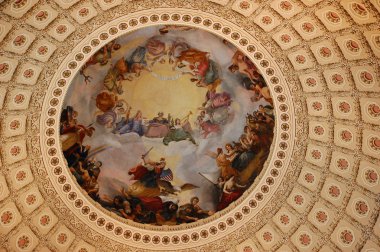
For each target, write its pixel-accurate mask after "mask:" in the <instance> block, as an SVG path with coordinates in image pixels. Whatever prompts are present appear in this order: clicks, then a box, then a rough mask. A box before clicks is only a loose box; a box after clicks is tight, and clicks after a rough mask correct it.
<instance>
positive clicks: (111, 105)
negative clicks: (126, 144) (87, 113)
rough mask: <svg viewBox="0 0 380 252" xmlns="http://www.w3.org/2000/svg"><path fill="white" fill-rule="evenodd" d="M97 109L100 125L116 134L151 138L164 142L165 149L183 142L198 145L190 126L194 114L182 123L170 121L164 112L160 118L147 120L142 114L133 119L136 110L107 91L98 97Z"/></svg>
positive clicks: (185, 118)
mask: <svg viewBox="0 0 380 252" xmlns="http://www.w3.org/2000/svg"><path fill="white" fill-rule="evenodd" d="M96 106H97V108H98V109H99V110H100V111H98V112H97V113H96V122H97V123H98V124H99V125H102V126H105V127H106V128H110V129H112V133H114V134H119V135H123V134H127V133H136V134H138V135H139V136H145V137H148V138H163V143H164V144H165V145H168V144H169V142H171V141H181V140H189V141H191V142H192V143H194V144H196V143H195V140H194V138H193V137H192V135H191V134H192V128H191V125H190V123H189V117H190V115H191V114H192V112H190V113H189V114H188V115H187V116H185V117H184V118H182V119H180V118H173V117H172V116H171V115H170V114H168V117H167V118H166V117H164V113H163V112H158V114H157V116H156V117H154V118H152V119H151V120H146V118H144V117H143V113H142V111H141V110H137V111H136V113H135V114H134V115H133V116H131V110H132V107H131V106H129V105H128V103H127V102H126V101H125V100H124V99H118V96H117V95H115V94H114V93H109V92H106V91H102V92H100V93H99V94H98V95H97V97H96Z"/></svg>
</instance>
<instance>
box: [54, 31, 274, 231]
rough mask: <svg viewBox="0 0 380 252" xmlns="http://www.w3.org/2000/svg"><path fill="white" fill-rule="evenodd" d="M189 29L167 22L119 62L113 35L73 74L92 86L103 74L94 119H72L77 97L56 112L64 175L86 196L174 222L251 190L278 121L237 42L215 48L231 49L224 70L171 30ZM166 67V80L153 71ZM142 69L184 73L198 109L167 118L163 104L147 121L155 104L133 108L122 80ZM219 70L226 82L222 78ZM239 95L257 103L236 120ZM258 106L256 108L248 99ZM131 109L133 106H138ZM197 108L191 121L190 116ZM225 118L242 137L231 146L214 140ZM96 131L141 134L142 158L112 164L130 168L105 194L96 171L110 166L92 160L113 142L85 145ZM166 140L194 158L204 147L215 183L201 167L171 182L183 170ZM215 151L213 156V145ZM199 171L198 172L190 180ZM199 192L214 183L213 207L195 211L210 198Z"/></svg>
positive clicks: (134, 216) (134, 215)
mask: <svg viewBox="0 0 380 252" xmlns="http://www.w3.org/2000/svg"><path fill="white" fill-rule="evenodd" d="M192 30H193V28H189V27H183V26H164V27H162V28H160V29H159V34H156V35H154V36H151V37H149V38H148V39H147V40H146V41H145V43H140V44H139V45H138V46H133V47H131V49H129V48H130V47H128V51H127V52H126V53H124V56H122V57H118V58H116V59H115V56H114V54H115V53H116V52H117V51H118V52H120V51H123V50H125V49H123V47H125V46H126V45H125V44H123V43H122V42H119V43H116V42H115V41H113V42H110V43H108V44H107V45H105V46H104V47H103V48H102V49H101V50H99V51H98V52H96V53H95V54H94V55H93V56H92V57H91V58H90V59H89V61H88V62H86V64H85V65H84V66H83V68H82V69H81V71H80V75H81V76H79V77H81V78H82V85H83V82H84V83H85V85H86V87H87V86H89V87H91V86H93V85H97V84H93V83H94V81H93V79H96V77H97V76H95V74H96V73H97V71H96V69H102V68H106V71H105V73H106V74H105V76H102V77H101V78H102V80H103V81H102V83H101V87H100V88H99V85H98V86H97V87H98V88H97V89H96V90H97V91H96V93H95V95H93V96H92V97H93V98H92V101H91V102H92V103H95V104H94V106H93V108H92V111H94V113H95V118H94V120H92V121H91V122H90V123H87V124H88V126H85V125H84V123H79V122H78V118H79V114H80V115H81V116H83V115H84V114H85V113H88V112H87V110H82V109H81V108H80V107H79V106H78V107H77V108H76V109H78V110H79V111H80V112H79V113H78V112H77V111H76V110H74V108H73V106H72V105H71V104H75V102H71V103H70V102H67V103H66V107H65V108H64V109H63V111H62V114H61V130H60V134H61V142H62V150H63V153H64V156H65V158H66V160H67V164H68V167H69V169H70V171H71V173H72V174H73V176H74V177H75V179H76V180H77V182H78V184H79V185H80V186H81V187H82V188H83V189H84V190H85V191H86V192H87V193H88V195H89V196H90V197H91V198H92V199H94V200H95V201H97V202H98V203H99V204H100V205H101V206H102V207H104V208H106V209H108V210H109V211H111V212H113V213H115V214H117V215H119V216H120V217H122V218H126V219H128V220H132V221H135V222H138V223H145V224H152V225H177V224H182V223H190V222H194V221H197V220H199V219H203V218H207V217H208V216H210V215H212V214H214V213H215V212H216V211H220V210H222V209H224V208H226V207H228V205H230V203H232V202H233V201H235V200H236V199H238V198H239V197H240V196H241V195H242V194H243V193H244V191H245V190H246V189H248V188H249V186H250V185H251V184H252V183H253V181H254V179H255V178H256V177H257V176H258V174H259V173H260V171H261V170H262V167H263V166H264V162H265V160H266V159H267V157H268V155H269V151H270V145H271V142H272V140H273V128H274V124H275V122H274V115H273V107H272V105H273V104H272V103H273V101H272V98H271V95H270V93H269V89H268V87H267V86H266V83H265V81H264V79H263V77H262V76H261V74H260V73H259V71H258V69H257V68H256V66H255V65H254V64H253V62H252V61H251V60H250V59H249V58H248V57H247V56H245V55H244V54H243V53H242V52H240V51H239V50H236V48H235V47H233V48H232V45H231V44H229V43H228V42H226V41H222V40H219V42H220V46H221V47H223V46H224V47H226V48H227V49H228V50H231V51H232V52H233V53H232V54H231V53H230V56H229V57H230V58H228V59H227V60H228V62H229V63H228V65H226V64H224V66H222V65H221V63H220V62H219V61H218V60H216V59H215V57H212V55H211V54H210V53H209V52H207V51H202V50H199V49H196V48H195V47H194V42H193V43H192V45H191V43H189V42H188V41H187V40H186V39H184V38H181V37H178V36H177V35H173V36H170V33H171V32H174V33H177V34H178V33H179V32H187V31H192ZM196 32H198V31H196ZM168 64H169V65H170V66H171V69H172V73H174V75H172V76H171V77H164V76H161V75H159V74H157V73H155V72H154V71H153V69H157V66H160V65H163V66H165V67H167V66H168ZM146 75H152V76H154V77H155V78H161V79H165V81H166V80H167V81H176V79H179V78H181V77H182V76H188V77H189V78H188V80H190V83H192V84H191V85H194V86H195V88H196V89H197V90H198V88H199V89H201V90H202V91H203V93H202V96H201V97H204V98H201V99H200V100H203V102H202V104H200V105H199V106H198V107H197V108H196V109H197V112H193V111H189V110H187V111H189V112H187V113H186V114H181V115H182V117H181V116H180V115H179V114H176V115H175V116H172V113H170V109H171V108H173V106H172V107H170V106H169V108H168V110H169V111H165V113H164V112H162V111H160V110H158V111H157V110H156V111H155V113H156V116H152V117H151V118H146V117H144V116H143V114H152V110H155V108H149V109H150V111H149V112H150V113H146V112H147V111H145V110H144V111H143V109H140V108H137V109H134V108H132V106H131V104H130V103H131V102H130V100H129V99H126V98H125V97H126V96H125V93H126V91H127V92H129V91H128V88H127V87H128V85H129V84H128V83H131V82H133V81H136V80H137V79H139V78H142V77H144V76H146ZM226 75H228V78H224V77H225V76H226ZM79 77H77V78H79ZM98 79H99V78H98ZM236 80H237V81H236ZM228 81H230V82H232V81H236V84H237V85H236V89H239V91H231V87H232V88H235V86H233V85H234V84H235V83H233V84H231V83H230V84H228V85H229V86H228V85H227V84H226V82H228ZM148 85H154V84H151V83H149V84H148ZM178 85H183V83H179V84H178ZM74 88H75V87H74ZM74 88H73V90H75V89H74ZM147 88H149V87H147ZM73 92H74V91H73ZM168 92H169V90H168ZM236 93H239V94H238V95H237V94H236ZM241 94H242V95H241ZM246 94H249V96H250V98H251V99H250V100H249V99H248V105H247V106H249V107H252V108H254V107H255V108H256V109H257V110H256V109H255V111H254V112H253V113H249V114H247V115H246V116H245V119H244V120H242V121H238V120H235V119H236V118H237V117H235V115H234V113H236V111H239V109H236V108H233V105H234V103H235V102H236V103H238V102H237V101H236V100H234V99H235V98H236V99H241V98H242V97H246ZM173 95H175V94H173ZM239 95H241V96H239ZM74 98H75V97H74ZM71 99H73V98H72V97H71ZM78 100H80V98H79V99H78ZM256 103H259V104H260V105H255V104H256ZM244 104H246V103H244ZM91 106H92V105H91ZM133 106H134V107H139V103H137V104H134V105H133ZM239 106H242V105H241V104H240V105H239ZM145 109H146V108H145ZM249 111H252V110H249ZM90 113H92V112H90ZM195 113H196V118H195V119H193V120H192V119H191V118H192V115H193V114H195ZM183 115H185V116H183ZM243 117H244V115H243ZM92 118H93V117H92ZM88 121H89V120H87V122H88ZM231 124H233V126H232V127H233V129H234V130H237V131H238V134H240V137H239V138H238V139H235V140H234V141H228V142H225V140H219V141H218V140H215V139H218V138H220V139H229V140H231V138H230V137H228V136H227V137H226V135H225V134H224V130H225V128H227V126H229V125H231ZM230 128H231V127H230ZM99 131H100V132H102V133H99V134H110V135H112V138H116V139H122V138H123V137H124V136H126V137H127V138H125V139H130V138H128V136H132V135H134V136H138V139H139V140H136V141H139V142H138V143H142V144H143V145H144V146H145V147H144V152H145V153H144V154H143V155H142V156H141V154H139V156H138V158H136V157H134V159H132V160H134V161H132V162H131V163H126V164H124V163H123V164H121V163H120V164H118V165H120V166H122V167H123V169H125V173H126V174H128V181H126V182H125V184H123V185H122V186H119V188H118V190H117V193H112V194H107V193H104V192H102V185H101V182H98V178H99V177H102V174H104V171H105V170H107V169H108V170H107V171H109V169H111V168H110V167H108V163H107V160H106V159H101V161H100V160H97V159H98V158H97V156H98V154H99V153H106V152H107V153H111V152H112V149H113V148H116V147H115V146H110V145H109V144H106V143H104V145H101V146H97V147H96V148H92V147H91V144H87V143H86V142H87V140H88V139H90V140H91V139H94V138H96V137H100V135H99V136H98V133H97V132H99ZM104 132H106V133H104ZM235 136H236V134H235ZM157 139H159V141H157ZM232 139H234V138H232ZM123 141H124V140H123ZM134 141H135V140H134ZM149 141H153V142H149ZM186 141H187V142H186ZM208 141H209V142H210V143H209V142H208ZM89 142H91V141H89ZM171 142H181V143H183V144H182V145H181V146H187V148H188V149H192V148H193V149H195V151H193V153H192V154H191V155H195V154H194V153H198V152H200V151H198V152H197V151H196V149H197V148H198V146H199V144H200V143H201V142H202V143H203V146H202V148H203V150H202V151H203V152H204V148H206V152H205V153H204V154H202V155H203V156H204V157H205V158H206V159H210V160H211V161H207V162H206V163H207V164H210V162H211V163H213V164H214V166H215V167H217V169H218V173H219V176H218V177H217V178H216V180H213V179H210V178H209V177H208V176H207V172H203V173H201V172H200V171H199V170H198V172H195V174H194V175H192V176H193V179H192V180H190V181H186V180H184V179H183V176H182V178H181V179H179V180H178V181H185V183H182V184H181V183H180V182H178V181H177V182H175V181H176V176H177V174H176V173H177V172H178V173H180V171H178V167H176V166H177V164H178V162H177V163H175V164H171V167H172V168H173V169H170V168H168V167H167V159H168V156H166V155H167V148H168V147H170V144H171ZM120 143H121V145H122V148H124V146H123V145H124V144H125V145H128V144H130V146H133V144H134V143H128V142H122V141H120ZM136 143H137V142H136ZM157 143H160V144H161V143H162V144H161V146H162V147H157ZM221 144H223V146H221ZM218 145H219V147H218ZM153 146H154V147H153ZM205 146H206V147H205ZM207 146H210V148H208V147H207ZM211 146H212V147H211ZM128 148H129V150H132V149H133V147H128ZM130 148H132V149H130ZM154 148H155V149H154ZM165 148H166V149H165ZM153 149H154V151H156V152H157V153H161V154H160V155H161V158H157V159H155V160H151V159H149V154H150V152H151V151H152V150H153ZM157 149H159V150H157ZM215 149H216V153H214V152H212V151H211V150H215ZM125 154H126V155H128V153H125ZM135 155H136V154H135ZM196 155H199V154H196ZM156 157H157V155H156ZM198 157H199V156H198ZM210 157H211V158H210ZM181 158H182V157H178V158H177V159H179V160H181ZM188 165H189V166H191V164H188ZM111 170H112V169H111ZM118 170H120V168H118ZM108 173H109V172H108ZM196 176H198V178H197V179H194V177H196ZM202 177H203V178H205V179H207V181H208V182H210V183H208V182H206V186H205V183H204V181H203V183H199V182H200V181H202ZM175 183H179V184H181V185H176V184H175ZM207 184H208V185H207ZM205 188H211V189H207V190H211V191H210V192H209V193H210V194H212V195H213V196H212V197H211V198H212V201H213V202H212V204H211V205H212V206H213V207H210V204H206V205H207V207H203V208H202V207H201V205H203V206H204V205H205V203H207V202H205V201H204V200H203V202H201V199H204V197H203V196H204V195H202V194H204V192H205V190H206V189H205ZM200 189H202V191H201V190H200ZM200 192H201V194H200ZM197 193H198V194H197ZM185 194H186V195H190V196H189V197H187V196H186V197H187V198H186V200H184V198H183V197H182V198H181V197H180V196H181V195H185ZM209 198H210V197H209Z"/></svg>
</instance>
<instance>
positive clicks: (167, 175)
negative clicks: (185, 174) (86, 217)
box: [160, 169, 173, 181]
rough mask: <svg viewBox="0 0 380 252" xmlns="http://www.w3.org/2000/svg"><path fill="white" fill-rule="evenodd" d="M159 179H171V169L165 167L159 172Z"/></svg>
mask: <svg viewBox="0 0 380 252" xmlns="http://www.w3.org/2000/svg"><path fill="white" fill-rule="evenodd" d="M160 179H161V180H165V181H172V180H173V172H172V170H171V169H165V170H163V171H162V172H161V175H160Z"/></svg>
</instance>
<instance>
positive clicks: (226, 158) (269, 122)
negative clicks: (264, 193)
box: [209, 105, 274, 211]
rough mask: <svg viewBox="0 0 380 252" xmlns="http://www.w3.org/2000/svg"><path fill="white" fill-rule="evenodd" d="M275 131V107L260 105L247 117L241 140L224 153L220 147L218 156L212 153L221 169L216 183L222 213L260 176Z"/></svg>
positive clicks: (232, 143)
mask: <svg viewBox="0 0 380 252" xmlns="http://www.w3.org/2000/svg"><path fill="white" fill-rule="evenodd" d="M273 128H274V115H273V107H271V106H270V105H267V106H265V107H264V106H262V105H260V106H259V109H258V110H257V111H254V112H253V113H252V114H248V115H247V116H246V125H245V126H244V130H243V134H241V136H240V138H239V139H238V141H236V142H231V143H227V144H225V146H224V148H225V150H224V151H223V148H221V147H220V148H218V149H217V152H216V153H213V152H210V153H209V155H210V156H211V157H214V158H215V159H216V163H217V165H218V167H219V169H220V177H219V178H218V182H217V183H216V184H215V185H216V187H217V188H218V195H219V202H218V205H217V210H218V211H220V210H222V209H224V208H226V207H227V206H228V205H229V204H230V203H231V202H233V201H235V200H236V199H238V198H239V197H240V196H241V195H242V194H243V193H244V191H245V189H247V187H248V186H249V185H250V184H251V183H252V182H253V180H254V179H255V178H256V177H257V176H258V174H259V173H260V171H261V168H262V166H263V164H264V162H265V160H266V158H267V156H268V154H269V150H270V144H271V142H272V140H273Z"/></svg>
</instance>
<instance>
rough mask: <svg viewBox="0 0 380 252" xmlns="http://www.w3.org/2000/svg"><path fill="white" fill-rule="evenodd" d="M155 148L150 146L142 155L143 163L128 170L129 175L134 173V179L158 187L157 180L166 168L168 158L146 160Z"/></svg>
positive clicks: (145, 184)
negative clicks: (156, 160) (155, 160)
mask: <svg viewBox="0 0 380 252" xmlns="http://www.w3.org/2000/svg"><path fill="white" fill-rule="evenodd" d="M152 149H153V147H152V148H150V149H149V150H148V151H147V152H146V153H145V154H143V155H142V156H141V159H142V163H141V164H139V165H137V166H136V167H133V168H131V169H130V170H129V171H128V174H129V175H133V179H134V180H138V181H140V183H141V184H143V185H144V186H146V187H149V188H154V187H157V180H158V179H159V178H160V175H161V173H162V171H163V170H164V169H165V166H166V160H165V158H163V157H162V158H161V159H160V161H159V162H154V161H146V160H145V158H146V156H147V155H148V154H149V152H151V151H152Z"/></svg>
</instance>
